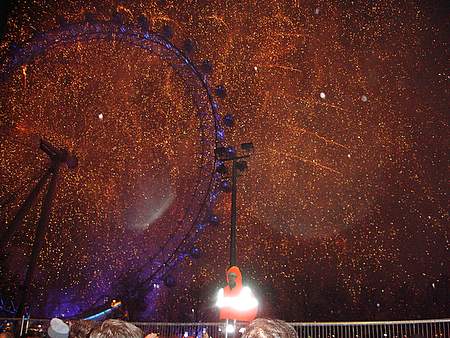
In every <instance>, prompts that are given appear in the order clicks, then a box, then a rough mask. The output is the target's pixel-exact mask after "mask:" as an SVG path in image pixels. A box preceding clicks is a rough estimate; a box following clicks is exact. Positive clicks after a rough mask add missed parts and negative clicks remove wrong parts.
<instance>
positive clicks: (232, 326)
mask: <svg viewBox="0 0 450 338" xmlns="http://www.w3.org/2000/svg"><path fill="white" fill-rule="evenodd" d="M226 330H227V332H228V333H233V332H234V325H233V324H228V325H227V328H226Z"/></svg>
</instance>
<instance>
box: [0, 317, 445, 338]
mask: <svg viewBox="0 0 450 338" xmlns="http://www.w3.org/2000/svg"><path fill="white" fill-rule="evenodd" d="M7 323H11V324H13V325H14V326H15V327H17V328H22V331H23V332H26V331H31V330H33V331H42V332H46V331H47V328H48V325H49V320H48V319H34V318H31V319H20V318H0V324H1V326H0V331H1V330H2V328H3V329H4V328H5V327H6V326H7ZM134 324H135V325H137V326H139V327H140V328H141V329H142V330H143V331H144V333H145V334H149V333H151V332H153V333H157V334H158V335H159V337H161V338H186V337H190V338H201V337H202V335H203V333H208V336H209V337H210V338H221V337H225V330H226V328H225V324H224V323H223V322H221V323H217V322H214V323H166V322H136V323H134ZM289 324H291V325H292V326H293V327H294V328H295V330H296V331H297V333H298V336H299V338H450V319H432V320H408V321H382V322H381V321H380V322H335V323H333V322H326V323H317V322H312V323H297V322H295V323H289ZM243 329H245V324H244V323H237V324H236V327H235V328H234V332H228V334H227V336H228V338H239V337H240V336H241V334H242V332H243Z"/></svg>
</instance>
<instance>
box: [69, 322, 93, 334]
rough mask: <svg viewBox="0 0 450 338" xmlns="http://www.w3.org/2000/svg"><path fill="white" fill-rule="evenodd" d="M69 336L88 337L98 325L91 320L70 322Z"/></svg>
mask: <svg viewBox="0 0 450 338" xmlns="http://www.w3.org/2000/svg"><path fill="white" fill-rule="evenodd" d="M69 326H70V331H69V338H86V337H89V334H90V333H91V332H92V331H93V329H94V328H95V327H96V326H97V323H96V322H94V321H91V320H77V321H71V322H70V325H69Z"/></svg>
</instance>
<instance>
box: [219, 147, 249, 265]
mask: <svg viewBox="0 0 450 338" xmlns="http://www.w3.org/2000/svg"><path fill="white" fill-rule="evenodd" d="M240 148H241V150H242V153H241V154H239V153H238V151H237V150H236V148H235V147H232V146H227V147H218V148H216V149H215V151H214V154H215V156H216V160H218V161H221V162H222V163H220V164H219V165H218V166H217V168H216V170H217V172H218V173H220V174H221V175H225V174H227V172H228V168H227V167H226V165H225V162H228V161H231V162H232V170H231V232H230V266H234V265H236V235H237V230H236V227H237V225H236V223H237V210H236V198H237V176H238V174H239V173H240V172H243V171H245V170H246V169H247V168H248V165H247V161H245V160H244V159H246V158H249V157H250V155H251V153H252V152H253V149H254V148H253V143H251V142H248V143H242V144H241V147H240Z"/></svg>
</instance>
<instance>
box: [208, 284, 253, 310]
mask: <svg viewBox="0 0 450 338" xmlns="http://www.w3.org/2000/svg"><path fill="white" fill-rule="evenodd" d="M216 306H217V307H219V308H224V307H230V308H233V309H234V310H236V311H243V312H245V311H249V310H252V309H255V308H257V307H258V300H257V299H256V298H255V296H253V293H252V291H251V290H250V288H249V287H248V286H244V287H243V288H242V290H241V292H240V293H239V295H238V296H235V297H225V295H224V292H223V289H220V290H219V292H218V294H217V301H216Z"/></svg>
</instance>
